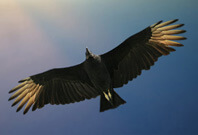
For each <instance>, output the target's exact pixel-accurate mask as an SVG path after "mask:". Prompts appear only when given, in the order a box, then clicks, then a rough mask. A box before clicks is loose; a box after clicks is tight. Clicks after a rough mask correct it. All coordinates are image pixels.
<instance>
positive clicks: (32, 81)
mask: <svg viewBox="0 0 198 135" xmlns="http://www.w3.org/2000/svg"><path fill="white" fill-rule="evenodd" d="M176 21H178V19H175V20H170V21H167V22H162V21H159V22H157V23H155V24H153V25H151V26H149V27H147V28H145V29H144V30H142V31H141V32H139V33H137V34H135V35H132V36H130V37H129V38H127V39H126V40H125V41H124V42H122V43H121V44H120V45H119V46H117V47H116V48H114V49H112V50H111V51H109V52H107V53H104V54H102V55H96V54H93V53H92V52H90V51H89V50H88V49H87V48H86V59H85V61H84V62H82V63H81V64H78V65H75V66H71V67H66V68H56V69H51V70H49V71H46V72H43V73H40V74H36V75H32V76H30V77H28V78H26V79H23V80H20V81H19V83H20V84H19V85H18V86H16V87H15V88H13V89H11V90H10V92H9V93H13V92H15V93H14V94H13V95H12V96H11V97H10V98H9V100H12V99H15V98H16V99H15V100H14V102H13V104H12V106H14V105H16V104H17V103H19V102H20V104H19V105H18V108H17V112H18V111H19V110H21V108H22V107H23V106H24V105H25V104H26V105H25V109H24V114H26V113H27V112H28V110H29V109H30V107H31V106H32V110H33V111H35V110H36V109H37V108H42V107H44V105H46V104H49V103H50V104H52V105H54V104H56V105H58V104H69V103H74V102H80V101H83V100H85V99H91V98H95V97H97V96H100V112H103V111H105V110H108V109H112V108H116V107H118V106H119V105H122V104H124V103H126V102H125V101H124V100H123V99H122V98H121V97H120V96H119V95H118V94H117V93H116V92H115V90H114V88H119V87H122V86H123V85H124V84H127V83H128V82H129V81H131V80H133V79H134V78H136V77H137V76H138V75H140V74H141V72H142V70H148V69H150V67H151V66H152V65H154V63H155V62H156V61H157V59H158V58H159V57H160V56H162V55H168V54H169V53H170V52H173V51H175V49H174V48H172V46H173V47H174V46H176V47H179V46H183V45H182V44H180V43H178V42H176V41H172V40H184V39H186V38H185V37H182V36H175V35H174V34H180V33H184V32H185V30H178V29H176V28H179V27H182V26H183V25H184V24H173V23H175V22H176Z"/></svg>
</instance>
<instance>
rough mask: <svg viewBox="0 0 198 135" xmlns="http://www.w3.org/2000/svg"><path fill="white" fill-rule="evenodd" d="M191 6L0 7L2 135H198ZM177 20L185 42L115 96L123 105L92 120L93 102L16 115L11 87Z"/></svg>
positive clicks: (5, 1)
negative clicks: (88, 51) (87, 49)
mask: <svg viewBox="0 0 198 135" xmlns="http://www.w3.org/2000/svg"><path fill="white" fill-rule="evenodd" d="M197 5H198V1H197V0H166V1H159V0H149V1H148V0H124V1H123V0H105V1H101V0H56V1H54V0H42V1H41V0H0V63H1V65H0V67H1V70H0V82H1V85H0V107H1V108H0V134H1V135H44V134H47V135H54V134H57V135H65V134H68V135H79V134H81V135H93V134H94V135H111V134H113V135H197V134H198V128H197V127H198V106H197V103H198V98H197V97H198V80H197V75H198V72H197V69H198V56H197V50H198V45H197V42H196V40H197V34H198V32H197V31H198V27H197V24H198V19H197V13H198V6H197ZM176 18H178V19H180V21H179V23H184V24H185V26H184V27H183V29H185V30H187V33H185V34H183V35H184V36H186V37H187V38H188V39H187V40H185V41H181V43H183V44H184V45H185V46H184V47H181V48H176V50H177V51H176V52H174V53H171V54H170V55H169V56H166V57H161V58H160V59H159V60H158V62H157V63H156V64H155V66H153V67H152V68H151V70H150V71H143V73H142V75H141V76H139V77H138V78H136V79H135V80H133V81H132V82H130V83H128V85H125V86H124V87H122V88H118V89H116V91H117V93H118V94H119V95H120V96H121V97H122V98H123V99H124V100H126V101H127V104H125V105H122V106H120V107H119V108H117V109H114V110H109V111H106V112H104V113H100V112H99V97H97V98H95V99H91V100H86V101H84V102H80V103H75V104H69V105H59V106H52V105H46V106H45V107H44V108H42V109H39V110H37V111H35V112H31V111H30V112H28V113H27V114H26V115H23V113H22V112H18V113H16V107H11V104H12V102H8V98H9V96H10V95H9V94H8V91H9V90H10V89H11V88H13V87H14V86H16V85H17V81H18V80H20V79H22V78H25V77H27V76H29V75H33V74H36V73H39V72H43V71H45V70H48V69H51V68H58V67H65V66H71V65H74V64H78V63H80V62H82V61H83V60H84V59H85V47H86V46H87V47H88V48H89V49H90V50H91V51H92V52H93V53H96V54H101V53H104V52H107V51H109V50H110V49H112V48H114V47H116V46H117V45H119V44H120V43H121V42H122V41H123V40H125V39H126V38H127V37H129V36H130V35H132V34H135V33H137V32H139V31H140V30H142V29H144V28H146V27H147V26H149V25H151V24H153V23H155V22H157V21H159V20H164V21H168V20H171V19H176Z"/></svg>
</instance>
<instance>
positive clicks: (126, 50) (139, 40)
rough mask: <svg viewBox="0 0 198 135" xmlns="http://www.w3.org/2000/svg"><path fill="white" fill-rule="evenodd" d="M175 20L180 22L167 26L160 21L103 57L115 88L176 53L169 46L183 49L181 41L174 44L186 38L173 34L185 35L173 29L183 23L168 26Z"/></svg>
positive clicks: (168, 22) (182, 31)
mask: <svg viewBox="0 0 198 135" xmlns="http://www.w3.org/2000/svg"><path fill="white" fill-rule="evenodd" d="M176 21H178V20H177V19H175V20H171V21H167V22H164V23H161V22H162V21H160V22H158V23H156V24H153V25H151V26H149V27H147V28H146V29H144V30H143V31H141V32H139V33H137V34H135V35H133V36H131V37H129V38H128V39H126V40H125V41H124V42H123V43H121V44H120V45H119V46H117V47H116V48H114V49H113V50H111V51H109V52H107V53H105V54H103V55H101V58H102V60H103V61H104V63H105V64H106V66H107V69H108V70H109V72H110V74H111V78H112V82H113V88H117V87H121V86H123V85H124V84H127V83H128V81H129V80H132V79H133V78H136V77H137V76H138V75H140V74H141V71H142V70H143V69H144V70H148V69H150V66H152V65H154V62H155V61H157V59H158V57H160V56H162V55H168V54H169V53H170V52H172V51H175V49H173V48H171V47H170V46H177V47H179V46H183V45H182V44H180V43H178V42H175V41H171V40H183V39H186V38H185V37H182V36H174V35H173V34H180V33H184V32H185V30H172V29H175V28H179V27H181V26H183V24H176V25H169V24H172V23H174V22H176ZM167 25H169V26H167Z"/></svg>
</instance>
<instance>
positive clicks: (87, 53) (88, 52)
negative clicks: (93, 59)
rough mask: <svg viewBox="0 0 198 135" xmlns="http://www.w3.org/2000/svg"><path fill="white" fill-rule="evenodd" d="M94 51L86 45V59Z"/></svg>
mask: <svg viewBox="0 0 198 135" xmlns="http://www.w3.org/2000/svg"><path fill="white" fill-rule="evenodd" d="M91 54H92V53H91V52H90V51H89V49H88V48H87V47H86V59H88V58H89V57H90V56H92V55H91Z"/></svg>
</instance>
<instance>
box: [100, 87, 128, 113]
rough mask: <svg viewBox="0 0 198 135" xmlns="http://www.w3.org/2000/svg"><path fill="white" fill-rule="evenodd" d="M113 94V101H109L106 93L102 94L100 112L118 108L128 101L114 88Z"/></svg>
mask: <svg viewBox="0 0 198 135" xmlns="http://www.w3.org/2000/svg"><path fill="white" fill-rule="evenodd" d="M111 96H112V99H111V101H108V100H107V99H106V98H105V96H104V95H101V96H100V112H104V111H106V110H109V109H113V108H116V107H118V106H119V105H122V104H125V103H126V101H124V100H123V99H122V98H121V97H120V96H119V95H118V94H117V93H116V92H115V91H114V90H113V91H112V92H111Z"/></svg>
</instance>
